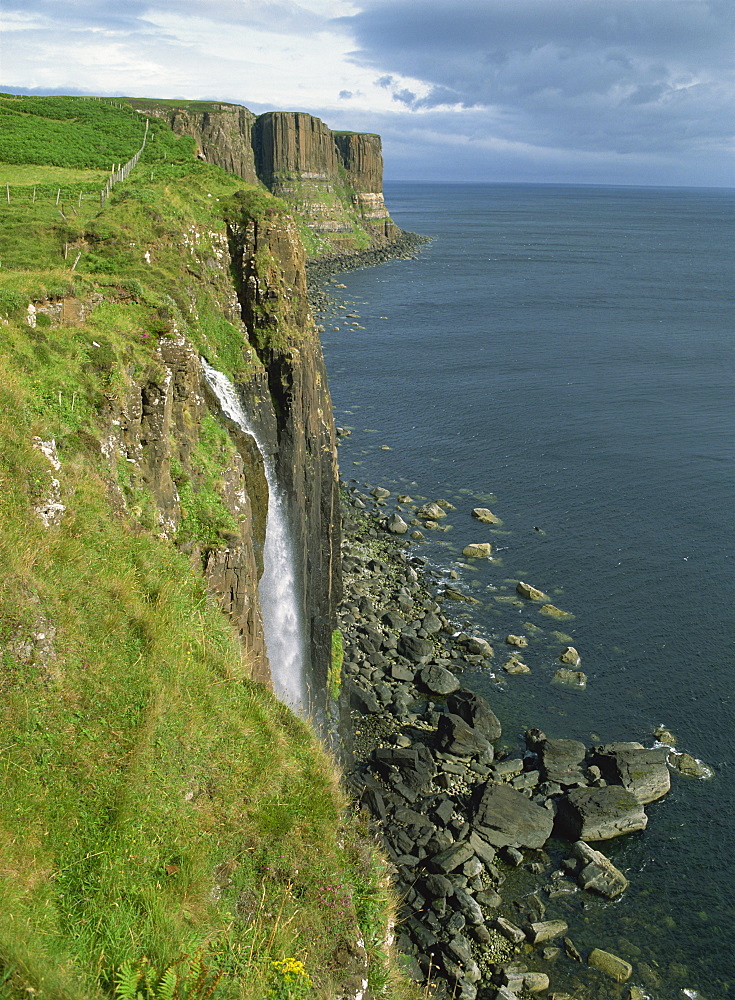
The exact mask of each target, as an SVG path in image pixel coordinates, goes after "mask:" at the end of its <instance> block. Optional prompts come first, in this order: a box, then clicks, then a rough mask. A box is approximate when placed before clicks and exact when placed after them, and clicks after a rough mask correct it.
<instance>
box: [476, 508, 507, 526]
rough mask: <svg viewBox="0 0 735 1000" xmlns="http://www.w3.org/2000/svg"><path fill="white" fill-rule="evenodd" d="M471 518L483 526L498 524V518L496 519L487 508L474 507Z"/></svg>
mask: <svg viewBox="0 0 735 1000" xmlns="http://www.w3.org/2000/svg"><path fill="white" fill-rule="evenodd" d="M472 516H473V517H475V518H477V520H478V521H482V523H483V524H500V523H501V521H500V518H499V517H496V516H495V515H494V514H493V512H492V511H491V510H488V508H487V507H475V508H474V510H473V511H472Z"/></svg>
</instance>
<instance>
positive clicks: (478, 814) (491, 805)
mask: <svg viewBox="0 0 735 1000" xmlns="http://www.w3.org/2000/svg"><path fill="white" fill-rule="evenodd" d="M553 825H554V817H553V815H552V813H551V811H550V810H549V809H546V808H544V806H541V805H538V803H536V802H532V801H531V800H530V799H527V798H526V797H525V795H523V794H522V793H521V792H519V791H516V789H515V788H511V787H510V786H509V785H495V784H493V783H492V782H489V781H488V782H487V783H486V784H484V785H481V786H480V788H479V790H478V793H477V797H476V799H475V808H474V813H473V816H472V826H473V828H474V830H475V831H476V832H477V833H479V834H480V836H482V837H483V838H484V839H485V840H487V841H488V842H489V843H490V844H492V845H493V846H495V847H506V846H508V845H510V846H512V847H533V848H541V847H543V846H544V844H545V843H546V841H547V840H548V839H549V837H550V836H551V829H552V827H553ZM575 839H577V840H578V839H580V838H579V837H577V838H575Z"/></svg>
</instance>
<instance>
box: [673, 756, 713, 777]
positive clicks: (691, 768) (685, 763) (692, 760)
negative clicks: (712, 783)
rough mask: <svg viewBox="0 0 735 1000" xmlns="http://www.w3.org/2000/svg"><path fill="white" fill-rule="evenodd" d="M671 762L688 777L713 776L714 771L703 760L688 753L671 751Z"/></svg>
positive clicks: (680, 772)
mask: <svg viewBox="0 0 735 1000" xmlns="http://www.w3.org/2000/svg"><path fill="white" fill-rule="evenodd" d="M669 763H670V764H671V766H672V767H673V768H675V769H676V770H677V771H678V772H679V774H683V775H684V776H685V777H687V778H712V777H714V773H715V772H714V771H713V770H712V768H711V767H708V766H707V765H706V764H704V763H703V762H702V761H701V760H697V758H696V757H692V755H691V754H688V753H670V754H669Z"/></svg>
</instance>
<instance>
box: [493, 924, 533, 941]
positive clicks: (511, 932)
mask: <svg viewBox="0 0 735 1000" xmlns="http://www.w3.org/2000/svg"><path fill="white" fill-rule="evenodd" d="M493 927H495V929H496V930H499V931H500V933H501V934H502V935H503V937H504V938H507V939H508V941H510V943H511V944H521V943H522V942H523V941H525V940H526V935H525V933H524V932H523V931H522V930H521V928H520V927H518V926H517V924H514V923H513V922H512V921H510V920H506V918H505V917H496V918H495V920H493Z"/></svg>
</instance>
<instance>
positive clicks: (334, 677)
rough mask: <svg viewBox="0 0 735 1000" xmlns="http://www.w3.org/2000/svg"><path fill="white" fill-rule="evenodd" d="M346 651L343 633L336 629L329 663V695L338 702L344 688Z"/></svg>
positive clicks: (333, 633) (333, 634)
mask: <svg viewBox="0 0 735 1000" xmlns="http://www.w3.org/2000/svg"><path fill="white" fill-rule="evenodd" d="M344 658H345V651H344V644H343V640H342V633H341V631H340V630H339V629H338V628H336V629H334V631H333V632H332V655H331V660H330V663H329V672H328V676H327V685H328V687H329V694H330V696H331V697H332V698H334V700H335V701H336V700H337V699H338V698H339V692H340V688H341V687H342V664H343V663H344Z"/></svg>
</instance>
